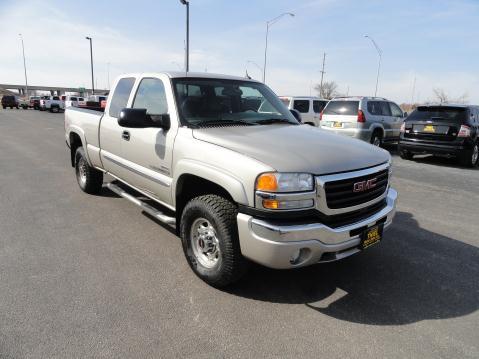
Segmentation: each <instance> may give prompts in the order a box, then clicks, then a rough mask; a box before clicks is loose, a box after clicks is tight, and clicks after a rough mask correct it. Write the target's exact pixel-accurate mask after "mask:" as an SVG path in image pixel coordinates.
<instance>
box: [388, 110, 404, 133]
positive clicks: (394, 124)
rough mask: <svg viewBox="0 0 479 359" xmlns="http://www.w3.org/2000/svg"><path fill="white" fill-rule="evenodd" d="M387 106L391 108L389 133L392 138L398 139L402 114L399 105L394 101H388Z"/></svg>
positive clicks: (402, 118)
mask: <svg viewBox="0 0 479 359" xmlns="http://www.w3.org/2000/svg"><path fill="white" fill-rule="evenodd" d="M389 108H390V109H391V130H392V131H391V134H392V137H393V138H395V139H398V138H399V133H400V131H401V125H402V123H403V121H404V115H403V112H402V110H401V109H400V108H399V106H398V105H396V104H395V103H394V102H389Z"/></svg>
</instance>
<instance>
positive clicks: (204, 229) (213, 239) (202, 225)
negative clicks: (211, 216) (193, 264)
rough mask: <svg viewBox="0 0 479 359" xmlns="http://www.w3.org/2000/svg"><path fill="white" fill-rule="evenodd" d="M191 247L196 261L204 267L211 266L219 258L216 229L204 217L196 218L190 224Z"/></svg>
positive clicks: (216, 262)
mask: <svg viewBox="0 0 479 359" xmlns="http://www.w3.org/2000/svg"><path fill="white" fill-rule="evenodd" d="M190 241H191V249H192V250H193V255H194V256H195V258H196V259H197V261H198V262H199V263H200V264H201V265H202V266H203V267H206V268H213V267H214V266H216V265H217V264H218V262H219V259H220V254H221V251H220V245H219V240H218V237H217V235H216V231H215V229H214V227H213V226H212V225H211V223H210V222H209V221H208V220H207V219H205V218H198V219H196V220H195V221H194V222H193V224H192V225H191V232H190Z"/></svg>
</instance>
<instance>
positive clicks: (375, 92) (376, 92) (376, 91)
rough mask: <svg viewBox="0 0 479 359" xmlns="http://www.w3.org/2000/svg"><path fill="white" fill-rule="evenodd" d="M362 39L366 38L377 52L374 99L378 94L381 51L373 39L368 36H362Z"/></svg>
mask: <svg viewBox="0 0 479 359" xmlns="http://www.w3.org/2000/svg"><path fill="white" fill-rule="evenodd" d="M364 37H367V38H368V39H369V40H371V42H372V43H373V45H374V47H375V48H376V51H377V52H378V56H379V62H378V74H377V76H376V90H375V91H374V97H376V96H377V94H378V84H379V71H380V69H381V57H382V54H383V52H382V50H381V49H380V48H379V46H378V44H376V41H374V39H373V38H372V37H371V36H369V35H364Z"/></svg>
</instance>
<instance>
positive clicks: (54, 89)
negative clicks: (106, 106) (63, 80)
mask: <svg viewBox="0 0 479 359" xmlns="http://www.w3.org/2000/svg"><path fill="white" fill-rule="evenodd" d="M0 89H5V90H13V91H17V92H18V93H19V94H20V95H25V84H23V85H13V84H0ZM28 91H29V92H30V91H49V92H50V94H51V95H62V94H64V93H65V92H84V93H91V92H92V91H91V88H82V87H61V86H34V85H28ZM105 92H108V90H104V89H95V93H96V94H103V93H105Z"/></svg>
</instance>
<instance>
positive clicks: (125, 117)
mask: <svg viewBox="0 0 479 359" xmlns="http://www.w3.org/2000/svg"><path fill="white" fill-rule="evenodd" d="M118 124H119V125H120V126H121V127H129V128H147V127H158V128H162V129H164V130H165V131H168V130H169V129H170V127H171V122H170V115H169V114H163V115H148V114H147V113H146V109H145V108H124V109H123V110H121V111H120V116H119V117H118Z"/></svg>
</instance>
